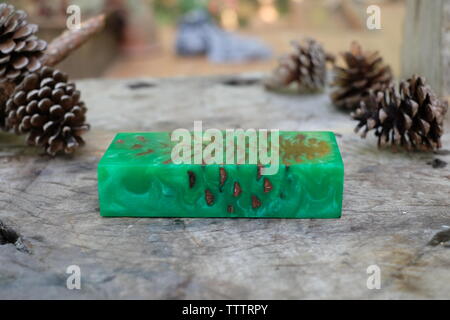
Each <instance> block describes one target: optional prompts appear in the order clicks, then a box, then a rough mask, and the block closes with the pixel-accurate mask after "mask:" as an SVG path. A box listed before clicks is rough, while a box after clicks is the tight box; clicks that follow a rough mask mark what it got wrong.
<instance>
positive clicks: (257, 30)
mask: <svg viewBox="0 0 450 320" xmlns="http://www.w3.org/2000/svg"><path fill="white" fill-rule="evenodd" d="M13 4H14V5H15V6H16V7H20V8H22V9H24V10H26V11H27V12H28V14H29V19H30V20H31V21H33V22H35V23H38V24H39V25H40V33H39V35H40V36H41V37H42V38H44V39H46V40H50V39H52V38H54V37H55V36H57V35H58V34H59V33H60V32H62V31H63V30H64V29H65V28H66V18H67V14H66V8H67V7H68V5H71V4H74V5H78V6H79V7H80V8H81V19H82V20H85V19H87V18H89V17H91V16H94V15H96V14H98V13H101V12H105V13H107V17H108V18H107V27H106V28H105V30H104V31H103V32H102V33H101V34H99V35H98V36H96V38H95V40H93V41H90V42H89V43H88V44H87V45H85V46H84V47H83V48H82V49H81V50H79V51H77V52H76V53H75V54H73V55H72V56H71V57H70V58H69V59H67V60H66V61H65V62H64V63H63V64H62V65H61V68H62V69H64V70H65V71H67V72H69V73H70V74H71V75H72V77H73V78H86V77H107V78H126V77H147V76H148V77H170V76H194V75H210V74H231V73H239V72H253V71H263V72H266V71H270V70H272V69H273V68H274V67H275V66H276V64H277V58H278V57H279V56H280V55H282V54H285V53H287V52H289V50H290V44H289V42H290V41H291V40H295V39H298V40H301V39H302V38H303V37H305V36H309V37H314V38H316V39H317V40H318V41H320V42H321V43H322V44H323V45H324V47H325V49H326V50H327V51H329V52H332V53H338V52H341V51H343V50H347V49H348V48H349V45H350V42H351V41H352V40H358V41H359V42H360V43H361V44H362V45H363V48H365V49H367V50H378V51H380V53H381V54H382V56H383V57H384V59H385V61H386V62H387V63H389V64H390V65H391V67H392V68H393V71H394V73H395V75H396V76H398V74H399V72H400V51H401V45H402V44H401V39H402V33H403V19H404V12H405V1H404V0H378V1H376V0H372V1H365V0H220V1H219V0H73V1H69V0H14V1H13ZM370 4H376V5H379V6H380V8H381V23H382V29H381V30H368V29H367V28H366V19H367V14H366V9H367V6H368V5H370Z"/></svg>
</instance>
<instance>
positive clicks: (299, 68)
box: [265, 38, 334, 91]
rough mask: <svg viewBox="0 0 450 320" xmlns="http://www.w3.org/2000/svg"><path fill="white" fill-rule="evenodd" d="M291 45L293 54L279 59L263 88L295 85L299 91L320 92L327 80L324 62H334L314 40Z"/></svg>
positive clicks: (274, 88) (276, 88) (272, 88)
mask: <svg viewBox="0 0 450 320" xmlns="http://www.w3.org/2000/svg"><path fill="white" fill-rule="evenodd" d="M291 44H292V46H293V47H294V50H293V52H292V53H290V54H288V55H286V56H284V57H282V58H280V60H279V65H278V67H277V68H276V69H275V70H274V71H273V73H272V75H271V76H270V77H269V78H268V79H267V80H266V81H265V87H266V88H267V89H271V90H278V89H283V88H286V87H288V86H290V85H291V84H293V83H296V85H297V89H299V90H300V91H318V90H322V89H323V88H324V87H325V84H326V80H327V79H326V78H327V68H326V62H327V61H334V57H333V56H332V55H329V54H327V53H325V51H324V49H323V47H322V45H321V44H320V43H318V42H317V41H315V40H314V39H310V38H308V39H305V40H304V41H303V42H302V43H299V42H295V41H293V42H292V43H291Z"/></svg>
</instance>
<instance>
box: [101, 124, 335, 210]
mask: <svg viewBox="0 0 450 320" xmlns="http://www.w3.org/2000/svg"><path fill="white" fill-rule="evenodd" d="M176 144H177V142H172V141H171V139H170V133H169V132H149V133H119V134H117V136H116V137H115V138H114V140H113V142H112V143H111V145H110V146H109V148H108V150H107V151H106V153H105V154H104V156H103V158H102V159H101V161H100V163H99V165H98V190H99V199H100V213H101V215H102V216H105V217H252V218H339V217H340V216H341V211H342V196H343V184H344V165H343V162H342V159H341V155H340V152H339V148H338V146H337V143H336V139H335V136H334V134H333V133H331V132H280V136H279V150H280V164H279V168H278V172H277V173H276V174H273V175H262V174H261V166H260V165H256V164H221V165H219V164H208V165H206V164H174V163H173V162H172V160H171V153H172V149H173V147H174V146H175V145H176ZM224 153H225V151H224Z"/></svg>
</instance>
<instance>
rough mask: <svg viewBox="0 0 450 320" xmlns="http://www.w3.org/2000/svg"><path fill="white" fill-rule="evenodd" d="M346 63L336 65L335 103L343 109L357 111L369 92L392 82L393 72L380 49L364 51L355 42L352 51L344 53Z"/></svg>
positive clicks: (333, 95) (333, 97)
mask: <svg viewBox="0 0 450 320" xmlns="http://www.w3.org/2000/svg"><path fill="white" fill-rule="evenodd" d="M341 55H342V57H343V59H344V62H345V66H338V65H335V67H334V69H333V71H334V81H333V83H332V84H331V85H332V86H335V87H337V89H336V90H335V91H333V92H332V93H331V100H332V101H333V103H334V104H335V105H336V106H337V107H339V108H342V109H347V110H355V109H356V108H358V107H359V103H360V101H362V100H364V99H366V98H367V96H368V95H369V91H371V92H376V91H378V90H383V89H385V88H386V87H388V86H389V84H390V83H391V82H392V72H391V68H390V67H389V66H388V65H385V64H384V63H383V58H382V57H381V56H380V55H379V54H378V52H369V51H363V50H362V48H361V46H360V45H359V44H358V43H357V42H352V44H351V46H350V51H348V52H344V53H342V54H341Z"/></svg>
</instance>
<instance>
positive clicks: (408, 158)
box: [0, 76, 450, 299]
mask: <svg viewBox="0 0 450 320" xmlns="http://www.w3.org/2000/svg"><path fill="white" fill-rule="evenodd" d="M246 77H251V76H246ZM226 79H227V78H221V77H210V78H194V79H192V78H179V79H146V80H145V81H146V82H147V83H151V84H152V86H151V87H146V88H141V89H135V90H131V89H130V88H129V87H128V85H129V84H130V83H135V82H137V81H138V80H129V81H123V80H105V81H94V80H92V81H84V82H80V83H79V86H80V87H81V89H82V90H83V95H84V99H85V100H86V102H87V104H88V105H89V106H90V110H89V120H90V123H91V124H92V131H91V132H90V133H88V134H87V136H86V138H87V141H88V144H87V146H86V147H85V148H84V149H82V150H81V151H80V152H78V153H77V154H76V155H75V156H72V157H62V158H56V159H50V158H48V157H46V156H39V155H38V154H39V152H38V151H36V150H34V149H32V148H26V147H24V146H23V144H22V138H16V137H13V136H11V135H7V134H1V135H0V179H1V180H0V203H1V208H0V220H2V221H3V222H4V223H5V224H7V225H8V226H10V227H12V228H13V229H15V230H16V231H17V232H19V233H20V234H21V236H22V238H23V243H24V245H25V246H26V248H27V250H28V251H29V253H27V252H24V250H23V248H22V250H17V248H16V246H14V245H13V244H6V245H2V246H0V298H163V299H165V298H181V299H183V298H211V299H216V298H233V299H234V298H236V299H247V298H249V299H253V298H255V299H259V298H276V299H279V298H280V299H301V298H337V299H339V298H356V299H359V298H364V299H365V298H369V299H372V298H447V299H448V298H450V286H449V285H448V284H449V283H450V248H448V247H446V246H444V245H438V246H430V245H427V244H428V242H429V241H430V239H432V237H433V236H434V235H435V234H436V233H438V232H440V231H445V230H448V228H449V227H450V170H449V169H450V166H447V167H445V168H441V169H434V168H432V167H431V166H430V165H427V162H428V161H430V160H432V159H434V158H439V159H441V160H444V161H447V162H450V155H449V153H448V152H445V151H444V152H441V153H440V154H419V153H392V152H391V151H389V150H384V151H379V150H377V148H376V141H375V139H374V138H370V139H367V140H362V139H360V138H359V137H358V136H356V135H355V134H354V133H353V132H352V130H353V126H354V122H353V121H351V120H349V117H348V115H346V114H345V113H341V112H338V111H336V110H335V109H334V108H333V107H332V106H331V105H330V102H329V99H328V97H327V96H326V95H311V96H303V97H299V96H290V95H288V96H286V95H277V94H275V93H268V92H265V91H264V90H263V89H262V87H261V86H260V85H258V84H252V81H250V82H248V83H247V84H246V85H241V86H239V85H238V86H236V85H225V84H223V83H224V80H226ZM225 82H226V81H225ZM194 120H203V121H204V127H215V128H236V127H243V128H279V129H283V130H322V129H326V130H333V131H335V132H337V133H339V134H340V137H339V138H338V142H339V145H340V147H341V150H342V155H343V158H344V162H345V170H346V172H345V196H344V210H343V217H342V218H341V219H340V220H278V219H267V220H262V219H130V218H119V219H105V218H101V217H100V216H99V209H98V198H97V178H96V166H97V163H98V161H99V159H100V157H101V156H102V154H103V152H104V151H105V148H106V147H107V146H108V143H109V142H110V140H111V139H112V138H113V136H114V134H115V133H116V132H118V131H138V130H172V129H175V128H192V125H193V121H194ZM447 126H448V125H447ZM443 143H444V150H445V149H446V150H448V149H449V148H450V135H449V134H446V135H445V136H444V139H443ZM373 264H376V265H378V266H379V267H380V268H381V289H380V290H369V289H367V286H366V281H367V277H368V275H367V273H366V269H367V267H368V266H370V265H373ZM69 265H78V266H80V268H81V276H82V279H81V281H82V282H81V285H82V289H81V290H79V291H77V290H74V291H70V290H68V289H67V288H66V279H67V276H68V275H67V274H66V273H65V271H66V268H67V267H68V266H69Z"/></svg>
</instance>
